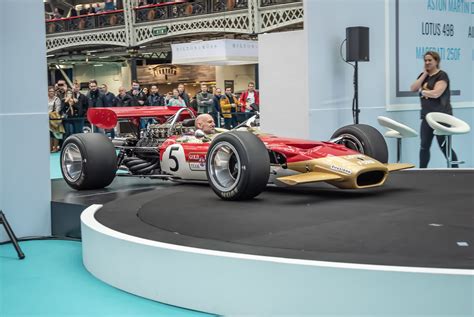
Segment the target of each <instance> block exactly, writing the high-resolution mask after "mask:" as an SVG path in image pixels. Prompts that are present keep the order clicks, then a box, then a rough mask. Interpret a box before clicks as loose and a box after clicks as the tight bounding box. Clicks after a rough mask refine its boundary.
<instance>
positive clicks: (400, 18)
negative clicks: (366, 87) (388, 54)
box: [390, 0, 474, 104]
mask: <svg viewBox="0 0 474 317" xmlns="http://www.w3.org/2000/svg"><path fill="white" fill-rule="evenodd" d="M391 9H394V11H395V12H394V14H395V32H391V34H392V36H394V37H395V38H394V39H393V37H392V40H394V41H395V74H394V76H391V78H392V79H393V78H394V77H395V78H394V80H395V87H392V89H390V90H391V93H390V95H391V96H390V97H391V98H390V99H391V100H390V102H391V103H392V104H406V103H409V102H410V101H411V102H412V103H413V102H414V99H413V98H410V99H408V98H404V97H414V96H417V93H413V92H411V91H410V85H411V84H412V83H413V82H414V80H415V79H416V78H417V76H418V75H419V74H420V73H421V72H422V70H423V55H424V54H425V52H427V51H436V52H438V53H439V54H440V57H441V68H442V69H443V70H444V71H446V72H447V73H448V76H449V78H450V83H451V87H450V88H451V93H452V96H453V98H452V99H453V100H452V101H453V102H457V103H472V102H473V90H474V88H473V87H474V79H473V78H474V74H473V70H474V67H473V63H474V49H473V47H474V46H473V45H474V23H473V20H474V1H472V0H469V1H467V0H395V8H393V7H392V6H391ZM392 16H393V15H392ZM392 43H393V42H392ZM392 60H393V59H392ZM393 88H394V89H393ZM400 98H402V99H400ZM405 99H407V100H405Z"/></svg>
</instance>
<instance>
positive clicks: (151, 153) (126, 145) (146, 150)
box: [117, 122, 194, 175]
mask: <svg viewBox="0 0 474 317" xmlns="http://www.w3.org/2000/svg"><path fill="white" fill-rule="evenodd" d="M193 133H194V128H193V127H185V126H183V124H182V123H181V122H177V123H175V124H174V125H173V124H171V123H168V122H167V123H162V124H150V125H148V126H147V128H146V129H144V130H142V131H141V132H140V135H136V134H129V135H127V136H125V137H122V138H120V142H121V143H122V144H120V145H119V148H121V151H120V154H119V158H118V159H119V165H124V166H125V167H126V168H127V169H128V171H129V172H130V173H131V174H133V175H153V174H161V168H160V153H159V149H160V146H161V144H163V142H164V141H165V140H166V139H168V138H169V137H171V136H173V135H185V134H193ZM117 145H118V144H117Z"/></svg>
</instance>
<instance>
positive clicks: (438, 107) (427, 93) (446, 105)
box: [411, 51, 458, 168]
mask: <svg viewBox="0 0 474 317" xmlns="http://www.w3.org/2000/svg"><path fill="white" fill-rule="evenodd" d="M440 60H441V59H440V56H439V54H438V53H437V52H433V51H428V52H426V53H425V55H424V61H425V67H424V70H423V72H422V73H421V74H420V76H418V79H417V80H416V81H415V82H414V83H413V84H412V85H411V90H412V91H418V92H419V94H420V101H421V127H420V138H421V144H420V168H426V167H427V166H428V162H429V161H430V147H431V142H432V141H433V137H434V134H433V129H432V128H431V127H430V126H429V125H428V122H427V121H426V115H427V114H428V113H430V112H442V113H446V114H450V115H452V114H453V108H452V107H451V92H450V89H449V77H448V74H447V73H446V72H444V71H442V70H441V69H440V68H439V64H440ZM436 139H437V141H438V144H439V146H440V148H441V150H442V151H443V154H444V155H445V156H446V144H445V142H444V141H445V140H444V137H443V136H440V135H437V136H436ZM452 159H453V160H454V161H457V160H458V158H457V156H456V153H454V151H453V152H452ZM452 167H458V165H456V164H453V166H452Z"/></svg>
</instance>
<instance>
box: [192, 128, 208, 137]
mask: <svg viewBox="0 0 474 317" xmlns="http://www.w3.org/2000/svg"><path fill="white" fill-rule="evenodd" d="M194 136H195V137H196V138H198V139H202V138H203V137H205V136H206V134H205V133H204V132H203V131H202V130H201V129H197V130H196V131H194Z"/></svg>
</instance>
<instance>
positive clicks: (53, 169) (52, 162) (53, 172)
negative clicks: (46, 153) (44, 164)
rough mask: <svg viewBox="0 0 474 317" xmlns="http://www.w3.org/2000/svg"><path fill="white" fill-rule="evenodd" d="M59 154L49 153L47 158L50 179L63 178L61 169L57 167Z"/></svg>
mask: <svg viewBox="0 0 474 317" xmlns="http://www.w3.org/2000/svg"><path fill="white" fill-rule="evenodd" d="M59 155H60V152H56V153H51V154H50V157H49V174H50V176H51V179H57V178H63V175H62V174H61V168H60V166H59Z"/></svg>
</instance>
